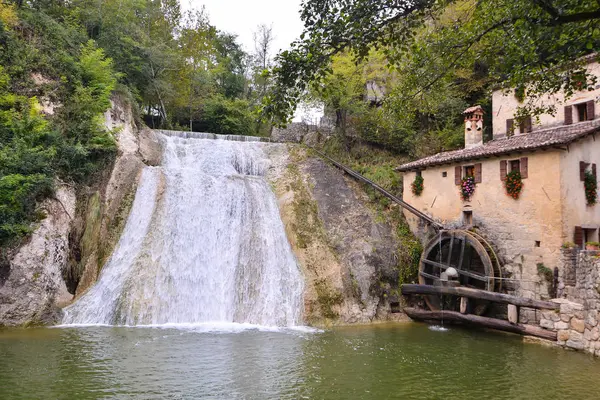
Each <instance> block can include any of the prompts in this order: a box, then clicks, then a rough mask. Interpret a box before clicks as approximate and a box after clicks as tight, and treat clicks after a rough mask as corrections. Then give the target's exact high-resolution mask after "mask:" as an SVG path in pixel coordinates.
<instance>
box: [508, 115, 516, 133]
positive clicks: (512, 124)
mask: <svg viewBox="0 0 600 400" xmlns="http://www.w3.org/2000/svg"><path fill="white" fill-rule="evenodd" d="M514 134H515V120H514V119H512V118H511V119H507V120H506V136H512V135H514Z"/></svg>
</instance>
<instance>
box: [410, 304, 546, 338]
mask: <svg viewBox="0 0 600 400" xmlns="http://www.w3.org/2000/svg"><path fill="white" fill-rule="evenodd" d="M404 312H405V313H406V315H408V316H409V317H410V318H412V319H415V320H418V321H441V320H443V321H444V322H450V323H461V324H468V325H476V326H480V327H482V328H489V329H496V330H499V331H505V332H512V333H518V334H521V335H529V336H536V337H540V338H543V339H548V340H552V341H556V337H557V334H556V332H552V331H549V330H546V329H544V328H540V327H538V326H533V325H524V324H511V323H510V322H508V321H504V320H501V319H495V318H488V317H480V316H478V315H473V314H461V313H458V312H456V311H427V310H420V309H417V308H411V307H407V308H405V309H404Z"/></svg>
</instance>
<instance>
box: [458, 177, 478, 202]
mask: <svg viewBox="0 0 600 400" xmlns="http://www.w3.org/2000/svg"><path fill="white" fill-rule="evenodd" d="M473 193H475V178H473V177H472V176H467V177H466V178H463V179H462V180H461V182H460V197H461V199H462V200H463V201H468V200H470V199H471V196H472V195H473Z"/></svg>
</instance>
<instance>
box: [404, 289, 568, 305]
mask: <svg viewBox="0 0 600 400" xmlns="http://www.w3.org/2000/svg"><path fill="white" fill-rule="evenodd" d="M401 290H402V294H405V295H406V294H423V295H440V294H450V295H455V296H461V297H469V298H471V299H480V300H488V301H495V302H497V303H504V304H513V305H515V306H519V307H529V308H539V309H544V310H560V304H558V303H554V302H552V301H543V300H534V299H527V298H525V297H518V296H512V295H510V294H504V293H496V292H489V291H487V290H480V289H472V288H466V287H447V286H432V285H414V284H405V285H402V288H401Z"/></svg>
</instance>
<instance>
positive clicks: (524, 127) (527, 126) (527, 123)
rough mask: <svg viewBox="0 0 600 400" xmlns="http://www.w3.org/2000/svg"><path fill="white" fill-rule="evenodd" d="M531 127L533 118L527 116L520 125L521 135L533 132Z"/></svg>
mask: <svg viewBox="0 0 600 400" xmlns="http://www.w3.org/2000/svg"><path fill="white" fill-rule="evenodd" d="M531 127H532V126H531V116H527V117H525V118H523V120H522V121H521V123H520V124H519V133H529V132H531Z"/></svg>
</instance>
